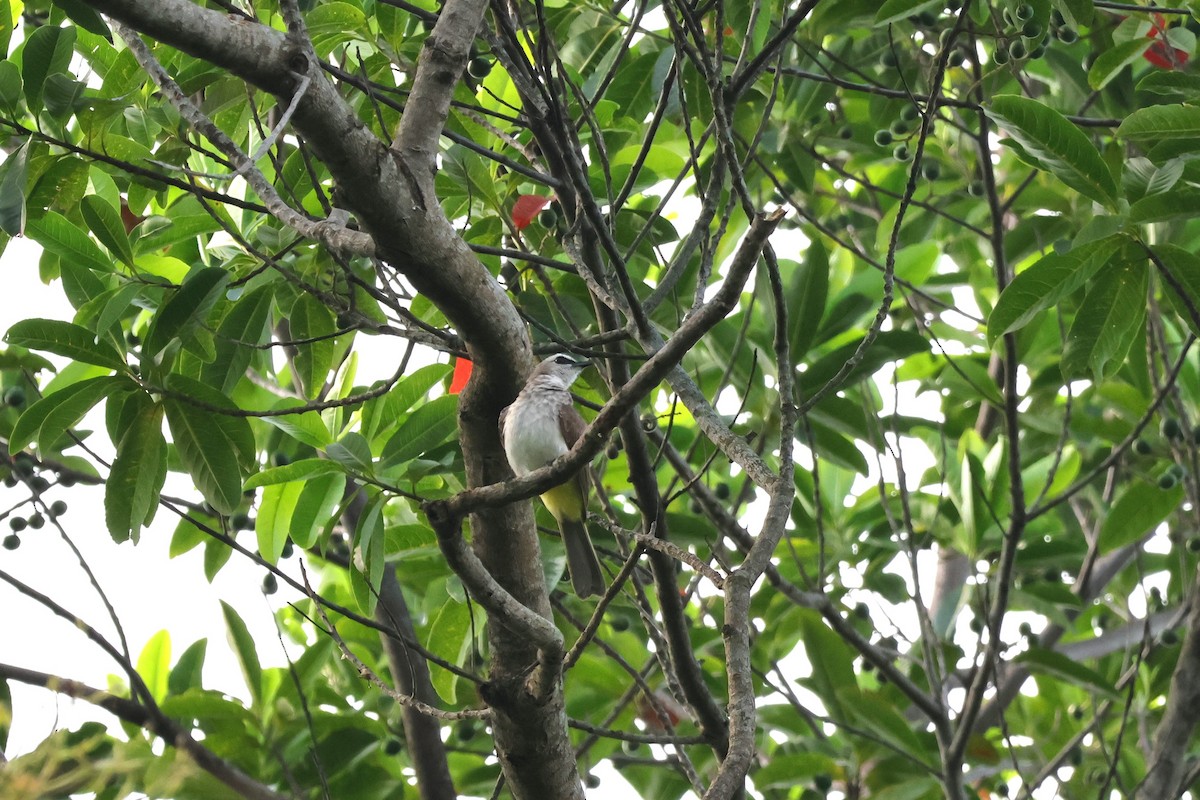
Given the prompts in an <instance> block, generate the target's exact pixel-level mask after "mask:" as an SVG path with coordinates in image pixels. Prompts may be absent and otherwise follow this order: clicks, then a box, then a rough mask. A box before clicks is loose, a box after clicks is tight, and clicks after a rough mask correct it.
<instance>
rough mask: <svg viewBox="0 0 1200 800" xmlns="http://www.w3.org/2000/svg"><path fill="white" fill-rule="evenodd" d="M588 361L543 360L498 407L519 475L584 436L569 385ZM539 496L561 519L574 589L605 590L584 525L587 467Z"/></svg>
mask: <svg viewBox="0 0 1200 800" xmlns="http://www.w3.org/2000/svg"><path fill="white" fill-rule="evenodd" d="M588 364H589V362H587V361H586V360H576V359H575V358H572V357H571V356H569V355H565V354H562V353H559V354H557V355H552V356H550V357H548V358H546V359H544V360H543V361H542V362H541V363H539V364H538V365H537V366H536V367H535V368H534V370H533V372H531V373H530V375H529V379H528V380H527V381H526V382H525V386H524V388H522V389H521V391H520V393H519V394H518V395H517V399H516V400H514V401H513V402H512V404H511V405H509V406H508V407H507V408H505V409H504V410H503V411H501V412H500V420H499V425H500V440H501V442H502V443H503V445H504V455H505V457H506V458H507V459H508V465H509V466H510V467H512V471H513V473H514V474H516V475H517V476H518V477H520V476H522V475H528V474H529V473H531V472H533V471H534V470H536V469H539V468H541V467H544V466H546V465H547V464H549V463H550V462H551V461H553V460H554V459H556V458H558V457H559V456H561V455H562V454H564V453H566V452H567V451H568V450H570V449H571V447H572V446H573V445H574V444H575V442H577V441H578V440H579V437H580V436H582V435H583V431H584V429H585V428H586V427H587V423H586V422H585V421H584V419H583V416H582V415H580V413H579V411H578V410H576V408H575V404H574V402H573V401H572V400H571V391H570V390H571V384H573V383H574V382H575V379H576V378H578V377H579V375H580V373H582V372H583V371H584V370H585V369H587V367H588ZM541 498H542V502H543V503H544V504H545V506H546V508H547V510H549V511H550V513H551V514H553V515H554V519H555V521H557V522H558V530H559V532H560V533H561V534H562V540H563V544H564V545H565V546H566V549H567V567H568V568H569V569H570V571H571V586H572V587H574V589H575V593H576V594H577V595H579V596H580V597H590V596H592V595H595V594H600V593H602V592H603V591H604V576H603V574H602V573H601V571H600V561H599V559H598V558H596V551H595V549H594V548H593V547H592V540H591V539H590V538H589V536H588V532H587V526H586V524H585V523H586V521H587V499H588V484H587V475H586V470H584V469H580V470H579V471H578V472H576V473H575V474H574V475H572V476H571V477H570V478H568V479H567V481H566V482H564V483H561V484H559V485H558V486H554V487H552V488H550V489H547V490H546V491H545V492H544V493H543V494H542V495H541Z"/></svg>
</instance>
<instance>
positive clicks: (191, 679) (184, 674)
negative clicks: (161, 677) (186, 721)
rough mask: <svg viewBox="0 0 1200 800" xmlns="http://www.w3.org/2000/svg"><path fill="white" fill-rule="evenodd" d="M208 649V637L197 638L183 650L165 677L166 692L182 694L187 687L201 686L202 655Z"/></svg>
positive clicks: (195, 687)
mask: <svg viewBox="0 0 1200 800" xmlns="http://www.w3.org/2000/svg"><path fill="white" fill-rule="evenodd" d="M207 650H208V639H197V640H196V641H194V642H192V643H191V644H190V645H189V646H188V649H186V650H184V651H183V654H182V655H180V656H179V660H178V661H176V662H175V666H174V667H172V668H171V674H170V675H169V676H168V677H167V693H168V694H171V695H177V694H183V693H184V692H186V691H187V690H188V689H199V688H201V686H202V678H201V673H202V671H203V669H204V655H205V653H206V651H207Z"/></svg>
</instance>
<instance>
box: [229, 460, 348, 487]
mask: <svg viewBox="0 0 1200 800" xmlns="http://www.w3.org/2000/svg"><path fill="white" fill-rule="evenodd" d="M333 472H341V473H345V469H344V468H343V467H342V465H341V464H338V463H337V462H336V461H330V460H328V459H325V458H304V459H301V460H299V461H293V462H292V463H291V464H285V465H283V466H282V467H272V468H270V469H264V470H263V471H262V472H257V473H255V474H254V475H251V476H250V477H249V478H248V479H247V480H246V486H245V489H246V490H247V491H249V490H251V489H257V488H259V487H260V486H271V485H274V484H276V483H288V482H289V481H307V480H309V479H311V478H317V477H320V476H322V475H329V474H330V473H333Z"/></svg>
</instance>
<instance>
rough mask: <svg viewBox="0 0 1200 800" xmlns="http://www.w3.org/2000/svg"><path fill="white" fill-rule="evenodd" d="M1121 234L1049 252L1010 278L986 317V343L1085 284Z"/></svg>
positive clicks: (1113, 250) (1117, 246)
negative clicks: (1073, 247) (1062, 251)
mask: <svg viewBox="0 0 1200 800" xmlns="http://www.w3.org/2000/svg"><path fill="white" fill-rule="evenodd" d="M1124 241H1125V240H1124V237H1120V236H1109V237H1106V238H1104V239H1100V240H1099V241H1095V242H1090V243H1088V244H1084V245H1080V246H1079V247H1076V248H1075V249H1073V250H1071V251H1070V252H1067V253H1063V254H1061V255H1060V254H1058V253H1050V254H1049V255H1046V256H1044V257H1042V259H1041V260H1040V261H1038V262H1037V263H1035V264H1033V265H1032V266H1030V267H1029V268H1028V269H1026V270H1025V271H1024V272H1022V273H1021V274H1019V275H1017V277H1016V278H1014V279H1013V281H1012V283H1010V284H1009V285H1008V286H1007V288H1005V290H1004V292H1003V293H1002V294H1001V295H1000V300H999V302H997V303H996V307H995V308H994V309H992V313H991V314H990V315H989V316H988V342H990V343H992V344H994V343H995V342H996V340H997V339H999V338H1000V337H1001V336H1003V335H1004V334H1006V333H1011V332H1012V331H1015V330H1020V329H1021V328H1023V327H1024V326H1026V325H1028V324H1029V323H1030V322H1031V321H1032V320H1033V318H1034V317H1036V316H1037V315H1038V314H1040V313H1041V312H1043V311H1045V310H1046V309H1048V308H1051V307H1052V306H1055V305H1057V304H1058V303H1059V302H1061V301H1062V300H1063V299H1064V298H1066V297H1068V296H1069V295H1071V294H1072V293H1073V292H1075V290H1077V289H1078V288H1079V287H1081V286H1083V285H1084V284H1085V283H1087V282H1088V281H1089V280H1090V279H1091V277H1092V276H1093V275H1094V274H1096V272H1097V271H1098V270H1099V269H1100V268H1101V267H1102V266H1104V265H1105V264H1106V263H1107V262H1108V260H1109V259H1110V258H1112V256H1113V255H1114V254H1115V253H1116V252H1117V250H1118V249H1120V247H1121V244H1122V243H1123V242H1124Z"/></svg>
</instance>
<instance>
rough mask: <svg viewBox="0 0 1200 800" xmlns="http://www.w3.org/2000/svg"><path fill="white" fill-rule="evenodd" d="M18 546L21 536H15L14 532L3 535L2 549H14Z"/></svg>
mask: <svg viewBox="0 0 1200 800" xmlns="http://www.w3.org/2000/svg"><path fill="white" fill-rule="evenodd" d="M20 546H21V537H20V536H17V535H16V534H15V533H10V534H9V535H8V536H5V537H4V549H5V550H16V549H17V548H18V547H20Z"/></svg>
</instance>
